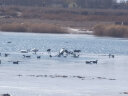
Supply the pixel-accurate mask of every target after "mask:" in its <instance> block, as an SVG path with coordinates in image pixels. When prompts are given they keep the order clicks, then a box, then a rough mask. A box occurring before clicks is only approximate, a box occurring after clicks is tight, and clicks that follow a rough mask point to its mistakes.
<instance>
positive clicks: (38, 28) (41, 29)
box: [0, 23, 66, 34]
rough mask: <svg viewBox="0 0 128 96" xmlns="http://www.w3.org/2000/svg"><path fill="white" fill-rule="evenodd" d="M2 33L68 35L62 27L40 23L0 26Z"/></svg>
mask: <svg viewBox="0 0 128 96" xmlns="http://www.w3.org/2000/svg"><path fill="white" fill-rule="evenodd" d="M0 30H1V31H6V32H34V33H60V34H62V33H66V30H64V29H63V28H62V27H61V26H56V25H52V24H43V23H42V24H39V23H34V24H31V23H12V24H3V25H1V26H0Z"/></svg>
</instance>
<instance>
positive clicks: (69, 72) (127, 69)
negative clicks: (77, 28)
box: [0, 33, 128, 96]
mask: <svg viewBox="0 0 128 96" xmlns="http://www.w3.org/2000/svg"><path fill="white" fill-rule="evenodd" d="M9 42H10V43H9ZM33 48H37V49H39V52H38V53H37V55H35V54H33V53H32V52H30V53H26V54H28V55H31V58H29V59H27V58H23V56H22V55H24V54H23V53H20V50H26V49H33ZM49 48H51V49H52V52H51V54H52V55H56V54H57V53H58V52H59V50H60V49H61V48H66V49H67V50H70V51H73V50H75V49H80V50H81V51H82V52H81V53H80V57H79V58H73V57H71V56H68V57H67V58H64V57H60V58H58V57H52V58H50V57H49V55H48V53H47V52H46V50H47V49H49ZM0 52H1V56H0V60H1V64H0V94H2V93H9V94H11V95H12V96H125V95H124V94H123V92H125V91H128V76H127V74H128V61H127V59H128V39H120V38H108V37H95V36H91V35H72V34H32V33H27V34H23V33H19V34H17V33H0ZM5 53H8V54H10V55H9V56H8V57H5V56H4V54H5ZM110 53H111V54H115V58H109V57H108V54H110ZM38 55H39V56H41V59H37V58H36V57H37V56H38ZM16 60H19V61H21V62H19V64H18V65H17V64H12V62H11V61H16ZM87 60H98V64H86V63H85V61H87Z"/></svg>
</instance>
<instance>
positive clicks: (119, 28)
mask: <svg viewBox="0 0 128 96" xmlns="http://www.w3.org/2000/svg"><path fill="white" fill-rule="evenodd" d="M94 35H97V36H111V37H128V26H123V25H96V26H95V28H94Z"/></svg>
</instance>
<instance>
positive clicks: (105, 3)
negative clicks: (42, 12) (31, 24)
mask: <svg viewBox="0 0 128 96" xmlns="http://www.w3.org/2000/svg"><path fill="white" fill-rule="evenodd" d="M121 4H122V3H117V1H116V0H0V5H1V6H6V5H15V6H39V7H61V8H99V9H100V8H118V7H119V6H121ZM123 4H124V3H123ZM123 4H122V5H123ZM124 5H126V4H124ZM124 5H123V6H124Z"/></svg>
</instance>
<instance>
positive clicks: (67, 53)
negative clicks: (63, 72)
mask: <svg viewBox="0 0 128 96" xmlns="http://www.w3.org/2000/svg"><path fill="white" fill-rule="evenodd" d="M38 51H39V50H38V49H36V48H34V49H32V50H31V51H30V50H20V52H21V53H23V55H22V56H23V58H31V55H27V53H29V52H33V53H34V54H37V52H38ZM46 51H47V53H48V55H49V57H50V58H52V57H64V58H66V57H67V56H71V57H73V58H79V56H80V52H81V50H73V51H69V50H67V49H65V48H61V49H60V51H59V52H58V54H57V55H55V56H52V55H51V51H52V50H51V49H47V50H46ZM9 55H10V54H7V53H5V54H4V55H3V56H4V57H8V56H9ZM0 56H2V53H0ZM108 57H109V58H114V57H115V55H113V54H109V55H108ZM36 58H37V59H41V55H36ZM8 62H12V63H13V64H19V62H21V61H8ZM1 63H2V62H1V60H0V64H1ZM85 63H86V64H97V63H98V60H88V61H85Z"/></svg>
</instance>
